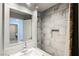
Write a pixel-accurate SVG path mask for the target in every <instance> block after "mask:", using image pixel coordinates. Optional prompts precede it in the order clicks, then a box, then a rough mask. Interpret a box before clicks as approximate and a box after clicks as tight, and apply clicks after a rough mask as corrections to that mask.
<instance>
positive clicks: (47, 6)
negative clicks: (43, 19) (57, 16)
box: [36, 3, 56, 12]
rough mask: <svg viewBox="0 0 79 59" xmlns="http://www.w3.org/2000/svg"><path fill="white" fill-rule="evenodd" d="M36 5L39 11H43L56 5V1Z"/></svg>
mask: <svg viewBox="0 0 79 59" xmlns="http://www.w3.org/2000/svg"><path fill="white" fill-rule="evenodd" d="M36 5H37V6H38V11H40V12H42V11H44V10H46V9H48V8H50V7H52V6H54V5H56V3H36Z"/></svg>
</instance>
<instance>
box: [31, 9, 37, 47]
mask: <svg viewBox="0 0 79 59" xmlns="http://www.w3.org/2000/svg"><path fill="white" fill-rule="evenodd" d="M37 20H38V19H37V9H35V10H34V11H33V14H32V41H33V47H37Z"/></svg>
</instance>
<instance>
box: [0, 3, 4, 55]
mask: <svg viewBox="0 0 79 59" xmlns="http://www.w3.org/2000/svg"><path fill="white" fill-rule="evenodd" d="M2 17H3V16H2V3H0V55H3V31H2V30H3V29H2V28H3V24H2V23H3V22H2V20H3V18H2Z"/></svg>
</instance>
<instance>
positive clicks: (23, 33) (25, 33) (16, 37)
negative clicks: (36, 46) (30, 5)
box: [9, 9, 32, 44]
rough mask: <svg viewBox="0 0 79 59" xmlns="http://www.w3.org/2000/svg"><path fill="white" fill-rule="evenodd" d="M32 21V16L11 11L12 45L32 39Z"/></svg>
mask: <svg viewBox="0 0 79 59" xmlns="http://www.w3.org/2000/svg"><path fill="white" fill-rule="evenodd" d="M31 23H32V20H31V16H30V15H28V14H24V13H21V12H18V11H16V10H12V9H11V10H10V21H9V28H10V43H11V44H12V43H17V42H22V41H24V40H28V39H32V29H31V27H32V24H31Z"/></svg>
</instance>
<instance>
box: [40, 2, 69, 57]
mask: <svg viewBox="0 0 79 59" xmlns="http://www.w3.org/2000/svg"><path fill="white" fill-rule="evenodd" d="M41 17H42V21H41V27H42V29H41V36H40V37H41V47H42V49H43V50H44V51H46V52H48V53H50V54H51V55H57V56H59V55H61V56H62V55H68V53H67V47H68V46H67V19H68V4H64V3H63V4H57V5H55V6H53V7H51V8H49V9H47V10H46V11H44V12H43V13H42V14H41Z"/></svg>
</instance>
